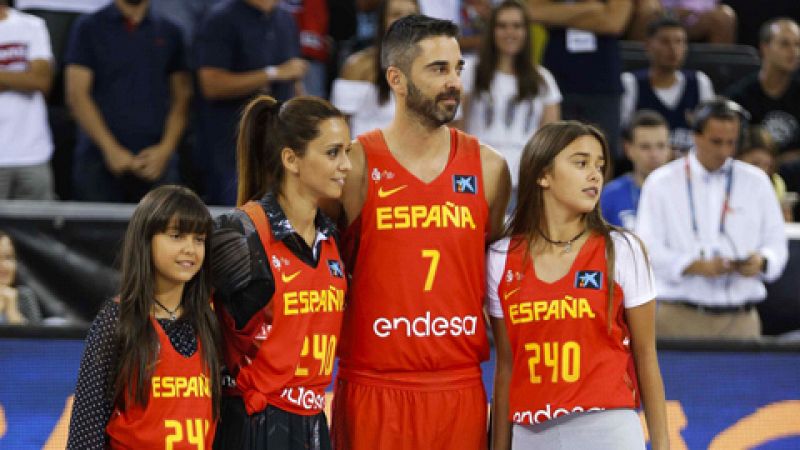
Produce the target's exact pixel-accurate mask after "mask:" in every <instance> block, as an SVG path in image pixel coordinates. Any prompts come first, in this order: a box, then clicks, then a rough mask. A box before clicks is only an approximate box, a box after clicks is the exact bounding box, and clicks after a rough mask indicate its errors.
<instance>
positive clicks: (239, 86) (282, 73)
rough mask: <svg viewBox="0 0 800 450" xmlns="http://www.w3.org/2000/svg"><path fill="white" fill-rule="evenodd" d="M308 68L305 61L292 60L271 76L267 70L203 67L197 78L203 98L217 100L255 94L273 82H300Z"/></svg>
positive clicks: (274, 71) (275, 67) (277, 67)
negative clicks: (232, 69)
mask: <svg viewBox="0 0 800 450" xmlns="http://www.w3.org/2000/svg"><path fill="white" fill-rule="evenodd" d="M307 67H308V63H307V62H306V61H305V60H304V59H302V58H292V59H290V60H288V61H286V62H285V63H283V64H280V65H278V66H274V70H273V69H270V72H271V73H270V74H268V73H267V69H266V68H265V69H257V70H250V71H247V72H231V71H230V70H226V69H221V68H218V67H201V68H200V70H198V71H197V76H198V81H199V83H200V90H201V92H202V94H203V96H204V97H206V98H208V99H214V100H217V99H225V98H236V97H243V96H246V95H250V94H253V93H255V92H256V91H258V90H259V89H261V88H263V87H265V86H267V85H268V84H269V83H270V82H273V81H288V80H299V79H301V78H302V77H303V76H304V75H305V73H306V69H307ZM270 75H271V76H270Z"/></svg>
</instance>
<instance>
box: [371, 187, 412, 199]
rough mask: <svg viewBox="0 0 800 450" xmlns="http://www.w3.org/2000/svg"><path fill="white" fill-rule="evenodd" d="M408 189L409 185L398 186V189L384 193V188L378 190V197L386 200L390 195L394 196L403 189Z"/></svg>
mask: <svg viewBox="0 0 800 450" xmlns="http://www.w3.org/2000/svg"><path fill="white" fill-rule="evenodd" d="M407 187H408V185H407V184H404V185H402V186H398V187H396V188H394V189H389V190H388V191H384V190H383V187H379V188H378V197H379V198H386V197H388V196H390V195H394V194H396V193H398V192H400V191H402V190H403V189H405V188H407Z"/></svg>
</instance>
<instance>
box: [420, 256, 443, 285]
mask: <svg viewBox="0 0 800 450" xmlns="http://www.w3.org/2000/svg"><path fill="white" fill-rule="evenodd" d="M422 257H423V258H430V259H431V264H430V266H428V276H427V277H425V287H424V288H423V289H422V290H423V291H424V292H429V291H430V290H431V288H433V280H434V279H435V278H436V269H437V268H438V267H439V250H434V249H429V248H426V249H423V250H422Z"/></svg>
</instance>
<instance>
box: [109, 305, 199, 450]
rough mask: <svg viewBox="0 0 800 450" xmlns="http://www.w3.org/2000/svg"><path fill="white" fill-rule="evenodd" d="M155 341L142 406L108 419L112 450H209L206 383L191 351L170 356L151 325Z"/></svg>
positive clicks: (116, 412) (160, 334)
mask: <svg viewBox="0 0 800 450" xmlns="http://www.w3.org/2000/svg"><path fill="white" fill-rule="evenodd" d="M151 322H152V324H153V328H155V329H156V334H157V335H158V343H159V352H158V362H157V363H156V367H155V369H154V370H153V376H152V378H150V385H151V388H150V399H149V401H148V403H147V406H145V407H142V405H139V404H134V405H131V406H129V407H128V408H127V409H126V410H125V411H120V410H118V409H116V410H114V412H113V413H112V414H111V419H110V420H109V421H108V425H107V426H106V433H107V434H108V436H109V444H110V447H111V448H114V449H117V448H118V449H140V448H149V449H158V448H163V449H175V450H178V449H191V450H202V449H208V450H210V449H211V444H212V442H213V441H214V429H215V424H214V421H213V416H212V408H211V380H210V379H209V376H208V375H209V374H208V371H207V370H205V368H204V367H203V366H204V363H203V358H202V356H201V355H202V350H203V345H202V344H203V343H202V342H200V341H199V340H198V342H197V351H196V352H194V355H192V356H190V357H186V356H183V355H181V354H180V353H178V352H177V351H175V349H174V348H173V347H172V343H171V342H170V341H169V337H168V336H167V335H166V333H164V330H162V329H161V325H159V324H158V323H156V321H155V319H151Z"/></svg>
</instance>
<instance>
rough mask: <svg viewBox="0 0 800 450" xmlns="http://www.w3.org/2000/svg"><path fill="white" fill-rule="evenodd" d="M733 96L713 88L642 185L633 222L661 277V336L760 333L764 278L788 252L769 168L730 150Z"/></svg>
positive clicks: (735, 131)
mask: <svg viewBox="0 0 800 450" xmlns="http://www.w3.org/2000/svg"><path fill="white" fill-rule="evenodd" d="M744 115H746V112H745V111H744V110H743V109H742V108H741V107H740V106H739V105H737V104H736V103H734V102H732V101H730V100H728V99H726V98H724V97H718V98H715V99H714V100H711V101H708V102H703V103H701V104H700V105H699V106H698V108H697V110H695V113H694V120H696V122H695V135H694V142H695V146H694V148H693V149H692V150H691V151H690V152H689V154H688V155H687V156H685V157H683V158H680V159H678V160H675V161H673V162H671V163H668V164H666V165H664V166H662V167H661V168H659V169H656V170H655V171H654V172H653V173H652V174H650V176H649V177H647V180H645V182H644V186H643V187H642V197H641V201H640V203H639V212H638V214H637V223H636V231H637V233H638V234H639V236H640V237H641V239H642V241H644V243H645V244H646V245H647V249H648V252H649V254H650V257H651V261H652V263H653V269H654V271H655V275H656V283H657V285H658V289H657V291H658V295H659V296H658V300H659V301H660V305H659V308H658V311H657V313H656V331H657V333H658V335H659V336H661V337H695V338H701V337H702V338H756V337H758V336H760V335H761V321H760V319H759V317H758V311H756V308H755V306H756V305H757V304H758V303H760V302H762V301H763V300H764V298H765V297H766V288H765V286H764V282H771V281H775V280H776V279H778V277H780V275H781V273H782V272H783V268H784V266H785V265H786V261H787V259H788V244H787V241H786V233H785V230H784V224H783V217H782V215H781V208H780V205H779V204H778V200H777V198H776V197H775V193H774V191H773V190H772V185H771V184H770V182H769V179H768V178H767V176H766V175H765V174H764V173H763V172H762V171H761V170H759V169H758V168H756V167H753V166H751V165H749V164H746V163H743V162H741V161H736V160H733V159H732V156H733V154H734V150H735V148H736V144H737V142H738V140H739V129H740V121H741V118H740V116H744Z"/></svg>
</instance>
